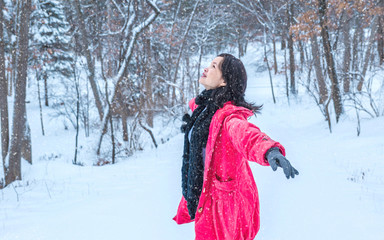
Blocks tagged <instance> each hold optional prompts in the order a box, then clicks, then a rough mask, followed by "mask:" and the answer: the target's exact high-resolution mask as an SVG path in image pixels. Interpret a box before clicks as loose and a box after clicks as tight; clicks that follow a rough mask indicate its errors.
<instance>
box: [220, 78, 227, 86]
mask: <svg viewBox="0 0 384 240" xmlns="http://www.w3.org/2000/svg"><path fill="white" fill-rule="evenodd" d="M221 80H222V82H221V83H220V84H219V87H224V86H227V83H226V82H225V81H224V79H223V78H222V79H221Z"/></svg>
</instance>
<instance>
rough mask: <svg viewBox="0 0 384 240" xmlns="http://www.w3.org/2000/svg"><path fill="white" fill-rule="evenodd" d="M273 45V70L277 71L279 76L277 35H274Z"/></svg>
mask: <svg viewBox="0 0 384 240" xmlns="http://www.w3.org/2000/svg"><path fill="white" fill-rule="evenodd" d="M272 44H273V68H274V70H275V75H276V74H277V58H276V38H275V34H272Z"/></svg>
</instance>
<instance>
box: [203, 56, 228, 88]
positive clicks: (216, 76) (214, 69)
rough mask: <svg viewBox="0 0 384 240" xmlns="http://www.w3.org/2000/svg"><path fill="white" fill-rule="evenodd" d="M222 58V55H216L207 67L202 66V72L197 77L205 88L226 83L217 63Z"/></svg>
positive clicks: (221, 85)
mask: <svg viewBox="0 0 384 240" xmlns="http://www.w3.org/2000/svg"><path fill="white" fill-rule="evenodd" d="M223 60H224V58H223V57H216V58H215V59H213V61H212V62H211V64H210V65H209V67H207V68H204V72H203V74H202V75H201V77H200V79H199V83H200V84H202V85H203V86H204V87H205V89H207V90H209V89H215V88H218V87H223V86H225V85H227V84H226V83H225V82H224V79H223V74H222V73H221V70H220V69H219V65H220V63H221V62H222V61H223Z"/></svg>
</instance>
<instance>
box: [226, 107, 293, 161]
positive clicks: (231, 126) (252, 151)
mask: <svg viewBox="0 0 384 240" xmlns="http://www.w3.org/2000/svg"><path fill="white" fill-rule="evenodd" d="M224 129H225V130H226V131H227V132H228V136H229V138H230V141H231V142H232V144H233V146H234V147H235V148H236V149H237V151H238V152H239V153H241V154H242V155H243V157H244V158H246V159H248V160H250V161H253V162H257V163H259V164H261V165H264V166H268V165H269V164H268V161H267V159H266V158H265V154H266V153H267V151H268V149H270V148H272V147H278V148H279V149H280V152H281V153H282V154H283V155H284V156H285V149H284V147H283V146H282V145H281V144H280V143H278V142H276V141H274V140H272V139H271V138H270V137H268V136H267V135H266V134H265V133H263V132H261V131H260V129H259V128H258V127H257V126H255V125H254V124H252V123H250V122H248V121H247V119H246V118H244V117H243V116H241V115H237V114H233V115H231V116H228V117H227V119H226V120H225V121H224Z"/></svg>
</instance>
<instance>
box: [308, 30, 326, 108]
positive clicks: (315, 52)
mask: <svg viewBox="0 0 384 240" xmlns="http://www.w3.org/2000/svg"><path fill="white" fill-rule="evenodd" d="M311 49H312V57H313V61H314V65H315V71H316V79H317V84H318V86H319V93H320V100H319V103H320V104H324V103H325V101H326V100H327V99H328V89H327V84H326V83H325V79H324V75H323V70H322V67H321V61H320V57H321V54H320V51H319V45H318V43H317V36H312V37H311Z"/></svg>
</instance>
